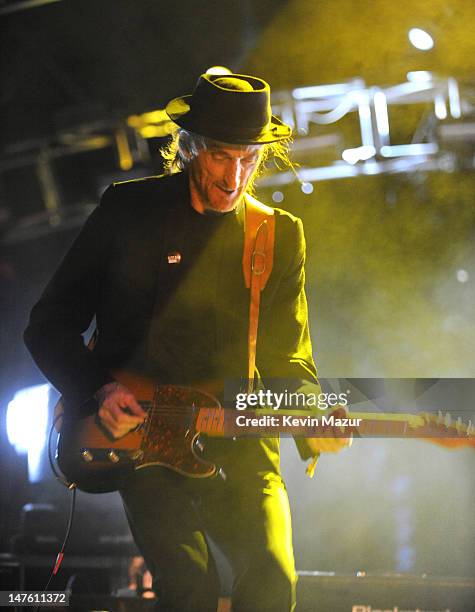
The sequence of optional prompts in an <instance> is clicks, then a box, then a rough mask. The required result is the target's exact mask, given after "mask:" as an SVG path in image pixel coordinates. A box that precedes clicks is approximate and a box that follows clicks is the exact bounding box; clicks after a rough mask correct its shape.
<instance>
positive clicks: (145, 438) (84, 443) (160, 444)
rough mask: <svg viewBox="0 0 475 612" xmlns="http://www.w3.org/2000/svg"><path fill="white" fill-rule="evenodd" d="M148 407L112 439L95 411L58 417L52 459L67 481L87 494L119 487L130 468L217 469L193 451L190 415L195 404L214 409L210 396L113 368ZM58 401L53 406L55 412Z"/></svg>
mask: <svg viewBox="0 0 475 612" xmlns="http://www.w3.org/2000/svg"><path fill="white" fill-rule="evenodd" d="M115 377H116V379H117V380H118V381H119V382H121V383H122V384H123V385H125V386H126V387H128V388H129V389H130V390H131V391H132V392H133V393H134V395H135V397H136V398H137V400H138V401H139V403H140V404H141V405H142V406H143V408H144V409H145V410H146V411H147V412H148V417H147V419H146V420H145V422H144V423H143V425H140V426H139V427H138V428H136V429H135V430H133V431H131V432H129V433H128V434H126V435H125V436H122V437H121V438H118V439H115V438H113V437H112V435H111V434H110V433H109V432H108V431H107V430H106V429H105V428H104V427H103V425H102V424H101V422H100V421H99V418H98V416H97V415H96V414H94V415H90V416H87V417H85V418H81V419H68V418H66V417H65V416H64V415H63V416H61V419H60V425H59V430H60V436H59V441H58V447H57V462H58V465H59V468H60V469H61V471H62V473H63V474H64V476H65V477H66V479H67V480H68V481H69V482H70V483H74V484H75V485H76V486H77V487H78V488H79V489H81V490H83V491H86V492H88V493H106V492H109V491H115V490H117V489H118V488H120V487H121V485H122V484H123V483H124V481H125V479H126V478H127V477H128V476H130V474H131V473H132V472H133V471H134V470H138V469H144V468H147V467H151V466H163V467H167V468H170V469H172V470H174V471H176V472H178V473H180V474H183V475H185V476H188V477H191V478H207V477H210V476H213V475H215V474H216V473H217V467H216V465H214V464H213V463H210V462H208V461H205V460H204V459H202V458H200V456H199V453H198V452H197V450H198V449H197V438H198V436H199V431H197V430H196V420H197V416H198V414H199V409H200V408H212V409H213V410H216V409H218V410H219V409H220V405H219V402H218V400H216V398H214V397H213V396H212V395H210V394H208V393H206V392H205V391H201V390H198V389H194V388H190V387H179V386H173V385H155V384H154V383H153V382H151V381H149V380H148V379H143V378H138V377H136V376H134V375H132V374H130V373H122V372H121V373H115ZM60 410H61V404H58V406H57V408H56V415H57V416H58V414H60V412H59V411H60Z"/></svg>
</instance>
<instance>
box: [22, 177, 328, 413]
mask: <svg viewBox="0 0 475 612" xmlns="http://www.w3.org/2000/svg"><path fill="white" fill-rule="evenodd" d="M177 202H181V203H183V202H185V206H189V191H188V177H187V175H186V173H180V174H176V175H172V176H166V177H151V178H147V179H140V180H137V181H129V182H125V183H116V184H114V185H112V186H110V187H109V188H108V189H107V190H106V192H105V193H104V195H103V197H102V199H101V203H100V206H98V207H97V208H96V210H95V211H94V212H93V213H92V215H91V216H90V218H89V219H88V221H87V222H86V224H85V226H84V228H83V229H82V231H81V232H80V234H79V236H78V237H77V239H76V240H75V242H74V244H73V245H72V247H71V249H70V250H69V252H68V253H67V255H66V257H65V259H64V260H63V262H62V263H61V265H60V267H59V269H58V270H57V272H56V273H55V275H54V276H53V278H52V279H51V281H50V283H49V284H48V286H47V287H46V289H45V291H44V293H43V295H42V296H41V298H40V300H39V301H38V303H37V304H36V305H35V306H34V308H33V309H32V312H31V317H30V322H29V325H28V327H27V329H26V331H25V335H24V338H25V343H26V345H27V347H28V348H29V350H30V352H31V354H32V356H33V358H34V359H35V361H36V363H37V365H38V366H39V368H40V369H41V370H42V372H43V373H44V374H45V376H46V377H47V378H48V379H49V380H50V381H51V382H52V384H53V385H54V386H55V387H56V388H57V389H58V390H59V391H60V392H61V393H62V394H63V396H64V399H65V402H66V406H68V407H69V409H70V410H76V411H77V410H78V408H79V407H80V406H81V405H83V404H84V402H85V401H86V400H88V399H89V398H90V397H91V396H92V395H93V394H94V392H95V391H97V390H98V389H99V388H100V387H101V386H102V385H103V384H105V383H107V382H110V381H111V380H113V378H112V376H111V373H110V370H111V369H113V368H118V367H124V366H127V365H128V363H129V362H130V361H131V360H132V362H133V361H134V359H135V358H136V357H137V355H141V356H142V357H141V359H142V360H143V355H144V354H145V353H146V349H145V348H144V347H146V345H147V344H149V343H150V336H151V334H152V335H153V330H154V329H155V332H156V330H157V321H159V320H160V317H161V316H162V314H163V312H164V309H166V305H167V300H169V299H170V296H171V295H172V293H173V290H174V287H176V286H177V285H179V283H180V282H182V277H184V275H185V272H186V267H183V268H182V270H183V272H182V271H181V269H180V267H179V266H178V267H177V268H176V269H175V268H174V270H173V274H171V273H170V270H171V267H170V266H168V265H167V253H169V252H170V251H173V250H174V249H175V248H176V245H177V244H179V235H180V227H179V224H180V214H181V213H180V207H179V206H178V205H177ZM182 212H183V209H182ZM275 214H276V237H275V254H274V268H273V271H272V274H271V278H270V280H269V282H268V285H267V287H266V288H265V290H264V292H263V296H262V306H261V315H260V322H259V339H258V348H257V367H258V369H259V372H260V374H261V376H262V378H263V379H264V380H265V379H266V378H285V379H292V380H293V381H294V383H295V381H300V380H307V381H311V382H314V383H316V370H315V365H314V362H313V359H312V353H311V343H310V336H309V329H308V320H307V304H306V298H305V291H304V261H305V240H304V235H303V229H302V223H301V221H300V219H298V218H296V217H294V216H293V215H291V214H289V213H287V212H285V211H282V210H279V209H276V210H275ZM242 221H243V211H240V212H239V213H238V215H237V222H238V225H239V227H242ZM234 233H235V235H236V241H235V244H234V246H233V248H229V249H227V250H226V251H225V256H224V263H223V265H229V266H232V268H233V269H228V270H226V274H224V275H222V277H221V283H222V284H223V285H224V286H222V287H220V295H221V296H222V301H221V302H220V307H219V308H217V312H218V316H217V318H216V326H217V328H218V333H217V337H218V338H219V339H220V347H221V350H223V351H224V353H223V355H224V354H226V350H227V348H229V347H230V346H231V347H232V351H233V352H234V353H235V354H236V355H237V357H236V359H234V360H232V361H233V364H232V365H233V367H232V368H231V370H229V372H228V371H226V369H223V371H222V375H223V376H227V375H237V374H239V373H241V374H244V375H245V373H246V363H245V342H246V332H247V313H248V291H247V290H246V289H245V287H244V281H243V275H242V268H241V265H240V261H241V254H242V241H243V235H242V232H234ZM196 240H197V241H198V242H199V240H200V237H199V236H197V237H196ZM181 248H187V246H186V245H181ZM226 257H231V259H230V260H229V263H226ZM232 257H234V259H232ZM94 316H95V317H96V322H97V328H98V331H99V336H98V342H97V345H96V347H95V350H94V351H92V352H91V351H89V350H88V349H87V348H86V347H85V345H84V340H83V336H82V334H83V333H84V332H85V331H86V330H87V329H88V327H89V326H90V323H91V320H92V319H93V317H94ZM158 329H160V325H158ZM236 334H238V336H239V337H240V339H241V343H240V345H239V346H237V345H236V346H235V345H234V344H233V345H232V342H234V343H235V342H236ZM153 342H154V346H155V347H156V350H157V352H158V353H160V336H159V334H158V338H157V337H155V338H154V340H153ZM157 343H158V346H157ZM132 356H133V358H132ZM139 361H140V359H139ZM223 361H226V362H229V361H231V360H230V359H228V358H227V357H226V358H225V359H223ZM294 388H295V384H294Z"/></svg>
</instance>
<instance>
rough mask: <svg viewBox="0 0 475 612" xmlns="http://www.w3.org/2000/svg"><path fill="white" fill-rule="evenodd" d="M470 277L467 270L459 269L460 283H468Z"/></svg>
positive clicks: (458, 277) (458, 278)
mask: <svg viewBox="0 0 475 612" xmlns="http://www.w3.org/2000/svg"><path fill="white" fill-rule="evenodd" d="M468 279H469V274H468V272H467V270H462V269H460V270H457V280H458V282H459V283H466V282H467V281H468Z"/></svg>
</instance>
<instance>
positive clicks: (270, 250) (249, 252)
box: [242, 194, 275, 393]
mask: <svg viewBox="0 0 475 612" xmlns="http://www.w3.org/2000/svg"><path fill="white" fill-rule="evenodd" d="M245 198H246V202H245V204H246V208H245V221H244V249H243V254H242V268H243V273H244V282H245V284H246V287H247V288H248V289H249V290H250V291H249V330H248V338H247V354H248V370H247V379H248V393H251V392H252V390H253V387H254V374H255V368H256V347H257V330H258V326H259V306H260V299H261V291H262V290H263V289H264V287H265V286H266V284H267V281H268V280H269V276H270V273H271V272H272V266H273V263H274V241H275V216H274V209H273V208H270V207H269V206H266V205H265V204H262V203H261V202H259V201H258V200H256V199H255V198H253V197H252V196H250V195H248V194H246V196H245Z"/></svg>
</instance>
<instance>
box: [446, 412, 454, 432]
mask: <svg viewBox="0 0 475 612" xmlns="http://www.w3.org/2000/svg"><path fill="white" fill-rule="evenodd" d="M451 423H452V417H451V416H450V414H449V413H448V412H447V414H446V415H445V419H444V425H445V426H446V427H447V428H448V427H450V424H451Z"/></svg>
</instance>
